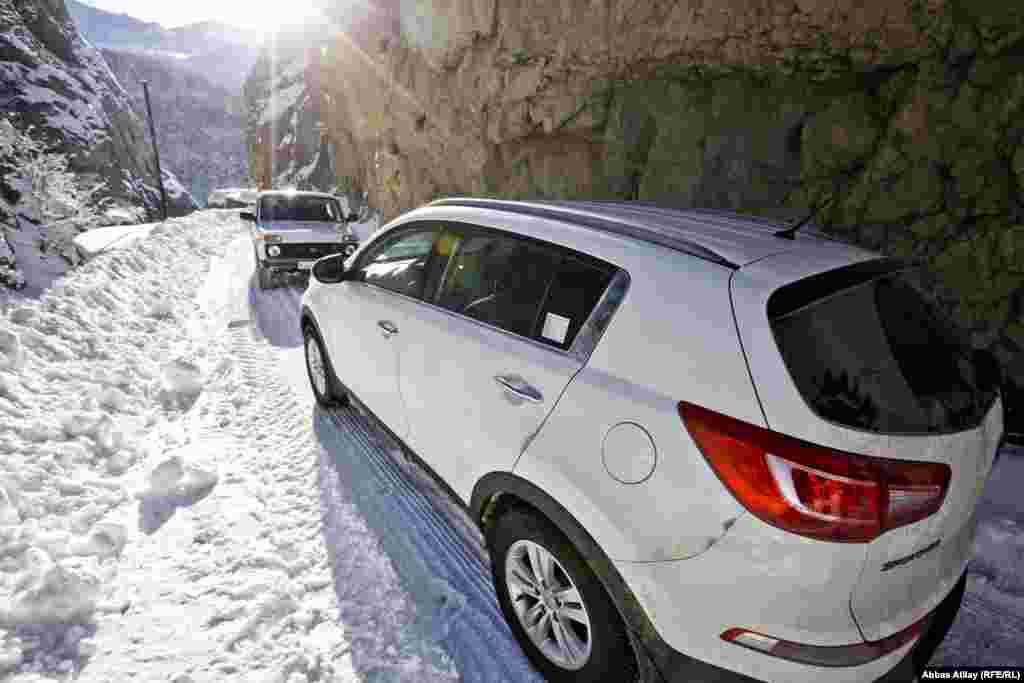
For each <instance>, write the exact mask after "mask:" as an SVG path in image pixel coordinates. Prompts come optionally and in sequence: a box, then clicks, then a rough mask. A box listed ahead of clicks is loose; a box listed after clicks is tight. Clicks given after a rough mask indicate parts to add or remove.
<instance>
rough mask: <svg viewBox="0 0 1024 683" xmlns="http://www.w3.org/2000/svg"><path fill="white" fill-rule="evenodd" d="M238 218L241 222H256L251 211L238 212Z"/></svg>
mask: <svg viewBox="0 0 1024 683" xmlns="http://www.w3.org/2000/svg"><path fill="white" fill-rule="evenodd" d="M238 216H239V218H241V219H242V220H243V221H249V222H250V223H255V222H256V214H254V213H253V212H252V211H240V212H239V213H238Z"/></svg>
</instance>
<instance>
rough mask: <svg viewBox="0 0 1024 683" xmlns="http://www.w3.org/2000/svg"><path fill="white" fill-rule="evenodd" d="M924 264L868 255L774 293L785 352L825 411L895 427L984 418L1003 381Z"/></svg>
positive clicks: (933, 426)
mask: <svg viewBox="0 0 1024 683" xmlns="http://www.w3.org/2000/svg"><path fill="white" fill-rule="evenodd" d="M917 280H918V273H917V271H916V270H914V269H909V268H907V267H905V266H902V265H901V264H899V263H898V262H894V261H890V260H887V259H885V260H877V261H869V262H866V263H861V264H855V265H854V266H849V267H846V268H841V269H838V270H835V271H831V272H829V273H824V274H822V275H816V276H814V277H811V278H807V279H805V280H801V281H799V282H796V283H793V284H791V285H786V286H785V287H782V288H780V289H779V290H778V291H776V292H775V293H773V294H772V296H771V297H770V298H769V300H768V317H769V319H770V322H771V327H772V331H773V332H774V334H775V340H776V343H777V344H778V347H779V350H780V352H781V354H782V358H783V360H784V361H785V364H786V367H787V368H788V370H789V373H790V375H791V376H792V378H793V381H794V382H795V384H796V387H797V389H798V391H799V392H800V394H801V395H802V396H803V398H804V400H805V401H807V403H808V404H809V405H810V407H811V409H812V410H814V411H815V412H816V413H817V414H818V415H820V416H821V417H823V418H825V419H827V420H830V421H832V422H836V423H838V424H842V425H845V426H849V427H855V428H860V429H866V430H870V431H874V432H881V433H888V434H935V433H948V432H956V431H963V430H966V429H971V428H974V427H977V426H978V425H979V424H980V423H981V420H982V419H983V418H984V416H985V414H986V413H987V412H988V409H989V408H990V407H991V405H992V402H993V400H994V399H995V396H996V393H997V391H998V387H997V381H998V380H997V379H996V378H994V377H988V376H985V373H984V372H983V371H982V366H981V365H980V364H979V363H977V362H976V361H975V356H974V354H973V351H972V349H971V348H970V345H969V343H968V341H967V336H966V334H964V333H963V332H962V331H961V330H960V329H959V328H958V327H957V326H956V324H955V323H954V322H953V321H951V320H949V319H948V318H946V317H945V316H944V315H942V314H941V313H940V312H939V310H938V309H937V308H936V307H935V306H934V305H933V304H932V303H931V301H930V300H929V298H928V297H927V296H925V295H924V294H923V293H922V291H921V289H920V288H919V285H918V284H917Z"/></svg>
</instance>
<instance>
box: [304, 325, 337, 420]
mask: <svg viewBox="0 0 1024 683" xmlns="http://www.w3.org/2000/svg"><path fill="white" fill-rule="evenodd" d="M302 342H303V346H304V347H305V349H306V373H307V374H308V375H309V385H310V387H312V389H313V398H315V399H316V402H317V404H319V405H321V406H323V407H325V408H326V407H331V406H336V405H342V406H344V405H348V394H346V393H345V391H344V390H343V389H340V388H338V386H337V385H338V381H337V380H336V379H335V377H334V368H333V367H331V360H330V358H328V356H327V351H326V350H325V349H324V343H323V341H322V340H321V339H320V335H319V334H317V332H316V329H315V328H314V327H313V324H312V323H307V324H306V325H304V326H303V328H302Z"/></svg>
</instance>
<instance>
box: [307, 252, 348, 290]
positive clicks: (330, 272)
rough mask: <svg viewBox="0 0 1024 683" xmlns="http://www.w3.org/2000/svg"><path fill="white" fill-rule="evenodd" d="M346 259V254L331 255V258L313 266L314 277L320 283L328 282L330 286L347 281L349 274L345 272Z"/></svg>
mask: <svg viewBox="0 0 1024 683" xmlns="http://www.w3.org/2000/svg"><path fill="white" fill-rule="evenodd" d="M346 258H348V256H347V255H346V254H331V255H330V256H325V257H323V258H322V259H320V260H318V261H317V262H316V263H314V264H313V277H315V278H316V279H317V281H318V282H326V283H328V284H331V283H335V282H341V281H343V280H345V279H347V278H346V275H347V272H346V270H345V259H346Z"/></svg>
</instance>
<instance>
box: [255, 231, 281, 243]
mask: <svg viewBox="0 0 1024 683" xmlns="http://www.w3.org/2000/svg"><path fill="white" fill-rule="evenodd" d="M256 240H263V241H264V242H267V243H270V242H281V241H283V240H284V237H282V236H281V235H272V234H270V233H267V232H258V233H256Z"/></svg>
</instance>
